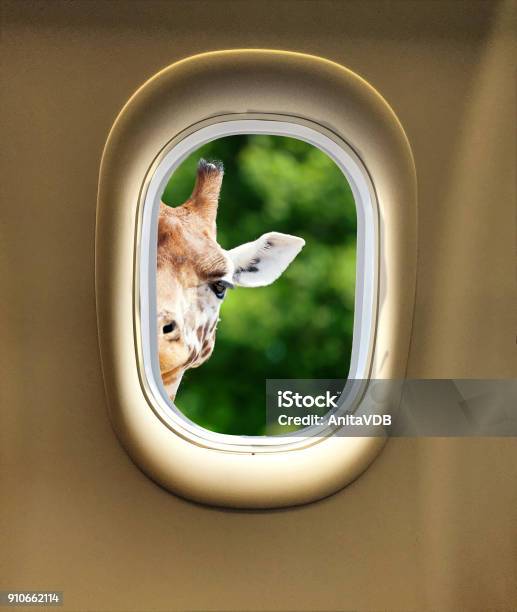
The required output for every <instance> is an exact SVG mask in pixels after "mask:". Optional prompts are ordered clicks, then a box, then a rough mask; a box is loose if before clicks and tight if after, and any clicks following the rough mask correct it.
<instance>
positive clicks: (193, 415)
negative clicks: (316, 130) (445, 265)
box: [163, 135, 356, 435]
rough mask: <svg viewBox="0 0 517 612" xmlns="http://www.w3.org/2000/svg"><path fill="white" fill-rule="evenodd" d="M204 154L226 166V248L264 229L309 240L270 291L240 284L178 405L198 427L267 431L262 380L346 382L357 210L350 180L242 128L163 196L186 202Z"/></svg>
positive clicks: (319, 160) (182, 171) (187, 168)
mask: <svg viewBox="0 0 517 612" xmlns="http://www.w3.org/2000/svg"><path fill="white" fill-rule="evenodd" d="M200 157H204V158H205V159H208V160H211V159H217V160H221V161H222V162H223V163H224V167H225V176H224V181H223V188H222V191H221V198H220V204H219V212H218V217H217V228H218V242H219V244H220V245H221V246H222V247H223V248H225V249H230V248H233V247H235V246H237V245H239V244H242V243H243V242H248V241H251V240H255V239H256V238H258V237H259V236H260V235H261V234H263V233H265V232H269V231H278V232H284V233H287V234H294V235H297V236H301V237H302V238H304V239H305V241H306V246H305V248H304V249H303V250H302V252H301V253H300V254H299V255H298V257H297V258H296V259H295V260H294V262H293V263H292V264H291V265H290V266H289V268H288V269H287V270H286V272H284V274H283V275H282V276H281V277H280V278H279V279H278V280H277V281H276V282H275V283H274V284H272V285H270V286H269V287H261V288H256V289H245V288H237V289H235V290H234V291H231V292H229V294H228V295H227V297H226V300H225V302H224V304H223V306H222V308H221V322H220V323H219V326H218V332H217V341H216V345H215V350H214V353H213V355H212V357H211V358H210V359H209V360H208V361H207V362H206V363H205V364H203V365H202V366H201V367H200V368H199V369H194V370H189V371H187V372H186V374H185V376H184V378H183V382H182V384H181V386H180V389H179V392H178V396H177V404H178V407H179V408H180V409H181V410H182V411H183V413H184V414H185V415H186V416H187V417H188V418H190V419H191V420H192V421H194V422H196V423H198V424H199V425H201V426H203V427H206V428H207V429H211V430H213V431H218V432H221V433H228V434H240V435H243V434H244V435H263V434H265V433H268V432H266V431H265V425H264V423H265V381H266V379H267V378H344V377H346V375H347V373H348V368H349V364H350V350H351V346H352V328H353V309H354V290H355V252H356V212H355V205H354V201H353V196H352V192H351V190H350V186H349V185H348V183H347V181H346V179H345V177H344V176H343V174H342V173H341V171H340V170H339V168H338V167H337V166H336V165H335V163H334V162H333V161H332V160H331V159H330V158H329V157H327V155H326V154H324V153H323V152H321V151H320V150H319V149H316V148H315V147H313V146H312V145H309V144H307V143H305V142H302V141H300V140H295V139H292V138H285V137H281V136H258V135H239V136H229V137H225V138H221V139H219V140H216V141H213V142H210V143H208V144H206V145H204V146H202V147H201V148H200V149H198V150H197V151H195V152H194V153H193V154H192V155H190V157H188V158H187V159H186V160H185V161H184V162H183V163H182V164H181V166H180V167H179V168H178V169H177V170H176V171H175V172H174V174H173V176H172V177H171V179H170V181H169V183H168V185H167V187H166V189H165V192H164V194H163V200H164V202H165V203H166V204H169V205H171V206H175V205H178V204H181V203H182V202H184V201H185V200H186V199H187V198H188V197H189V195H190V193H191V191H192V187H193V184H194V179H195V173H196V166H197V162H198V160H199V158H200Z"/></svg>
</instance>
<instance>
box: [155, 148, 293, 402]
mask: <svg viewBox="0 0 517 612" xmlns="http://www.w3.org/2000/svg"><path fill="white" fill-rule="evenodd" d="M223 174H224V169H223V165H222V163H221V162H218V161H213V162H207V161H205V160H204V159H201V160H199V163H198V167H197V175H196V181H195V185H194V189H193V191H192V195H191V196H190V198H189V199H188V200H187V201H186V202H184V203H183V204H182V205H181V206H177V207H174V208H172V207H170V206H167V205H165V204H164V203H163V202H162V203H160V211H159V216H158V251H157V283H156V284H157V333H158V354H159V362H160V373H161V377H162V381H163V384H164V387H165V389H166V392H167V394H168V396H169V397H170V399H171V400H172V401H174V399H175V397H176V393H177V390H178V387H179V384H180V382H181V379H182V376H183V374H184V372H185V371H186V370H188V369H189V368H197V367H199V366H200V365H201V364H202V363H204V362H205V361H206V360H207V359H208V358H209V357H210V355H211V354H212V351H213V349H214V342H215V333H216V327H217V323H218V321H219V311H220V308H221V304H222V302H223V300H224V298H225V295H226V292H227V290H228V289H232V288H234V287H237V286H241V287H262V286H265V285H269V284H271V283H272V282H273V281H275V280H276V279H277V278H278V277H279V276H280V275H281V274H282V273H283V272H284V270H285V269H286V268H287V267H288V266H289V264H290V263H291V262H292V261H293V259H294V258H295V257H296V256H297V255H298V253H299V252H300V250H301V249H302V248H303V246H304V244H305V241H304V240H303V239H302V238H298V237H297V236H291V235H289V234H281V233H279V232H268V233H266V234H263V235H262V236H260V238H258V239H257V240H255V241H253V242H248V243H245V244H241V245H240V246H237V247H235V248H233V249H231V250H225V249H223V248H221V246H220V245H219V244H218V243H217V239H216V216H217V207H218V201H219V193H220V190H221V184H222V180H223Z"/></svg>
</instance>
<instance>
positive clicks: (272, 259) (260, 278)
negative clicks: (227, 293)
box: [228, 232, 305, 287]
mask: <svg viewBox="0 0 517 612" xmlns="http://www.w3.org/2000/svg"><path fill="white" fill-rule="evenodd" d="M304 244H305V240H303V238H298V237H297V236H291V235H289V234H280V233H279V232H269V233H268V234H263V235H262V236H261V237H260V238H258V239H257V240H255V241H254V242H247V243H246V244H241V246H238V247H236V248H235V249H232V250H231V251H228V255H229V256H230V258H231V259H232V261H233V263H234V265H235V271H234V273H233V283H234V284H235V285H238V286H241V287H263V286H264V285H270V284H271V283H272V282H274V281H275V280H276V279H277V278H278V277H279V276H280V275H281V274H282V272H284V270H285V269H286V268H287V266H288V265H289V264H290V263H291V262H292V261H293V259H294V258H295V257H296V256H297V255H298V253H299V252H300V251H301V250H302V248H303V246H304Z"/></svg>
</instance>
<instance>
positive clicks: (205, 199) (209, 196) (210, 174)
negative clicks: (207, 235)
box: [187, 159, 224, 226]
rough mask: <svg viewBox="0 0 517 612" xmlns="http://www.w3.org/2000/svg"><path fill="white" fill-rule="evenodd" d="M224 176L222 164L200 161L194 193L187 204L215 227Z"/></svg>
mask: <svg viewBox="0 0 517 612" xmlns="http://www.w3.org/2000/svg"><path fill="white" fill-rule="evenodd" d="M223 175H224V168H223V164H222V162H220V161H212V162H208V161H206V160H205V159H200V160H199V163H198V165H197V176H196V184H195V185H194V191H193V192H192V195H191V196H190V198H189V200H188V203H187V205H188V206H189V207H190V208H191V209H192V210H193V211H195V212H196V214H198V215H199V216H200V217H202V219H203V220H205V221H206V222H208V223H209V224H210V225H212V224H213V225H214V226H215V220H216V217H217V205H218V203H219V193H220V191H221V185H222V182H223Z"/></svg>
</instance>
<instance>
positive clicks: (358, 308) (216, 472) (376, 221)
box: [96, 50, 416, 508]
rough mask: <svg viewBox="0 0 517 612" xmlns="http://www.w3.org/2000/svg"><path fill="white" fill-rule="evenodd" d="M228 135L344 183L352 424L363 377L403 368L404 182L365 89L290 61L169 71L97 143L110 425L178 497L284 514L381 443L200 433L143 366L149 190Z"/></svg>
mask: <svg viewBox="0 0 517 612" xmlns="http://www.w3.org/2000/svg"><path fill="white" fill-rule="evenodd" d="M194 85H195V86H194ZM241 133H248V134H249V133H255V134H257V133H262V134H275V135H283V136H291V137H295V138H299V139H301V140H305V141H307V142H309V143H310V144H312V145H314V146H316V147H318V148H320V149H321V150H323V151H324V152H325V153H326V154H327V155H329V156H330V157H331V158H332V159H333V160H334V161H335V162H336V163H337V164H338V166H339V167H340V168H341V170H342V171H343V172H344V174H345V175H346V177H347V179H348V181H349V183H350V186H351V188H352V191H353V194H354V199H355V202H356V208H357V222H358V236H357V270H356V279H357V280H356V304H355V323H354V341H353V349H352V360H351V367H350V373H349V377H350V378H351V379H357V380H363V379H364V380H366V383H364V384H363V383H361V384H358V385H354V384H352V386H351V389H350V392H349V393H348V396H347V397H348V400H347V401H348V404H347V406H346V409H347V410H354V411H355V412H356V414H360V413H361V412H368V410H369V406H368V401H367V397H368V394H366V395H365V393H364V391H365V389H364V387H365V384H367V381H368V380H371V379H374V378H383V379H386V378H388V379H390V378H391V379H398V378H403V377H404V374H405V371H406V364H407V354H408V349H409V340H410V333H411V320H412V312H413V301H414V289H415V272H416V202H415V172H414V166H413V161H412V156H411V151H410V149H409V145H408V143H407V140H406V138H405V135H404V132H403V130H402V128H401V126H400V124H399V122H398V120H397V119H396V117H395V115H394V114H393V112H392V111H391V109H390V108H389V107H388V106H387V104H386V103H385V102H384V100H383V99H382V98H381V97H380V96H379V94H377V92H375V90H374V89H373V88H372V87H371V86H369V85H368V84H367V83H366V82H365V81H363V80H362V79H360V78H359V77H358V76H357V75H355V74H353V73H352V72H350V71H348V70H346V69H345V68H343V67H341V66H338V65H337V64H334V63H332V62H328V61H326V60H322V59H320V58H314V57H311V56H306V55H301V54H295V53H288V52H280V51H256V50H253V51H248V50H246V51H223V52H216V53H209V54H204V55H201V56H196V57H193V58H189V59H187V60H184V61H182V62H179V63H178V64H175V65H173V66H171V67H169V68H167V69H165V70H164V71H162V72H161V73H159V74H158V75H156V76H155V77H154V78H153V79H151V80H150V81H149V82H148V83H146V84H145V85H144V86H143V87H142V88H141V89H140V90H139V91H138V92H137V93H136V94H135V95H134V96H133V98H132V99H131V100H130V101H129V102H128V104H127V105H126V107H125V108H124V109H123V111H122V112H121V114H120V115H119V118H118V119H117V121H116V123H115V125H114V127H113V129H112V132H111V133H110V137H109V139H108V143H107V145H106V148H105V151H104V156H103V160H102V166H101V176H100V182H99V201H98V216H97V232H96V294H97V311H98V323H99V339H100V348H101V357H102V365H103V374H104V378H105V385H106V391H107V395H108V400H109V409H110V417H111V419H112V422H113V425H114V428H115V431H116V432H117V434H118V436H119V438H120V440H121V441H122V443H123V444H124V446H125V448H126V449H127V450H128V452H129V453H130V455H131V456H132V457H133V459H134V460H135V462H136V463H137V464H138V465H139V466H140V467H141V468H142V469H143V470H144V471H145V472H146V473H147V474H148V475H150V476H151V477H152V478H153V479H155V480H156V481H158V482H159V483H160V484H162V485H163V486H165V487H166V488H169V489H170V490H172V491H175V492H177V493H178V494H180V495H183V496H185V497H188V498H191V499H194V500H197V501H200V502H204V503H210V504H215V505H224V506H234V507H251V508H253V507H255V508H256V507H279V506H288V505H293V504H301V503H306V502H309V501H312V500H315V499H318V498H321V497H324V496H326V495H329V494H331V493H333V492H334V491H336V490H338V489H339V488H341V487H343V486H344V485H346V484H347V483H348V482H350V481H351V480H353V479H354V478H356V477H357V476H358V475H359V474H360V473H361V472H362V471H363V470H364V469H366V467H367V466H368V465H369V464H370V463H371V461H372V460H373V459H374V458H375V456H376V455H377V454H378V453H379V451H380V450H381V448H382V446H383V443H384V437H383V436H382V435H372V436H369V437H349V436H348V435H336V433H338V432H336V431H323V432H319V435H318V436H316V437H315V436H314V435H311V434H313V432H311V431H310V430H308V429H306V430H303V432H302V433H301V434H300V432H298V434H297V435H296V437H289V436H285V437H278V436H274V437H246V436H227V435H223V434H217V433H214V432H210V431H208V430H205V429H203V428H201V427H199V426H197V425H195V424H194V423H192V422H190V421H188V420H187V419H186V418H185V417H184V416H183V415H182V414H181V413H180V412H179V411H178V410H174V409H172V408H171V406H170V402H169V400H168V398H167V397H166V395H165V393H164V390H163V387H162V386H161V381H160V375H159V369H158V366H157V359H156V353H157V350H156V334H155V331H156V330H155V325H154V324H153V323H152V321H153V319H154V313H155V309H156V305H155V294H156V293H155V274H156V267H155V266H156V241H155V236H156V223H157V210H158V203H159V198H160V195H161V193H162V192H163V188H164V187H165V184H166V182H167V180H168V178H169V177H170V175H171V173H172V172H173V171H174V169H175V168H176V167H177V166H178V165H179V164H180V163H181V162H182V160H183V159H185V157H186V156H187V155H188V154H189V153H191V152H192V151H193V150H195V149H196V148H198V147H199V146H200V145H202V144H203V143H206V142H209V141H210V140H213V139H216V138H219V137H222V136H228V135H231V134H241ZM396 401H397V397H396V394H393V395H389V394H388V395H387V396H386V397H384V398H383V399H382V404H383V405H384V406H386V407H391V408H392V407H393V402H396ZM377 402H378V398H377ZM377 408H378V404H377ZM339 433H340V434H343V432H339ZM373 433H374V434H379V433H380V432H373ZM302 434H303V435H302Z"/></svg>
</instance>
